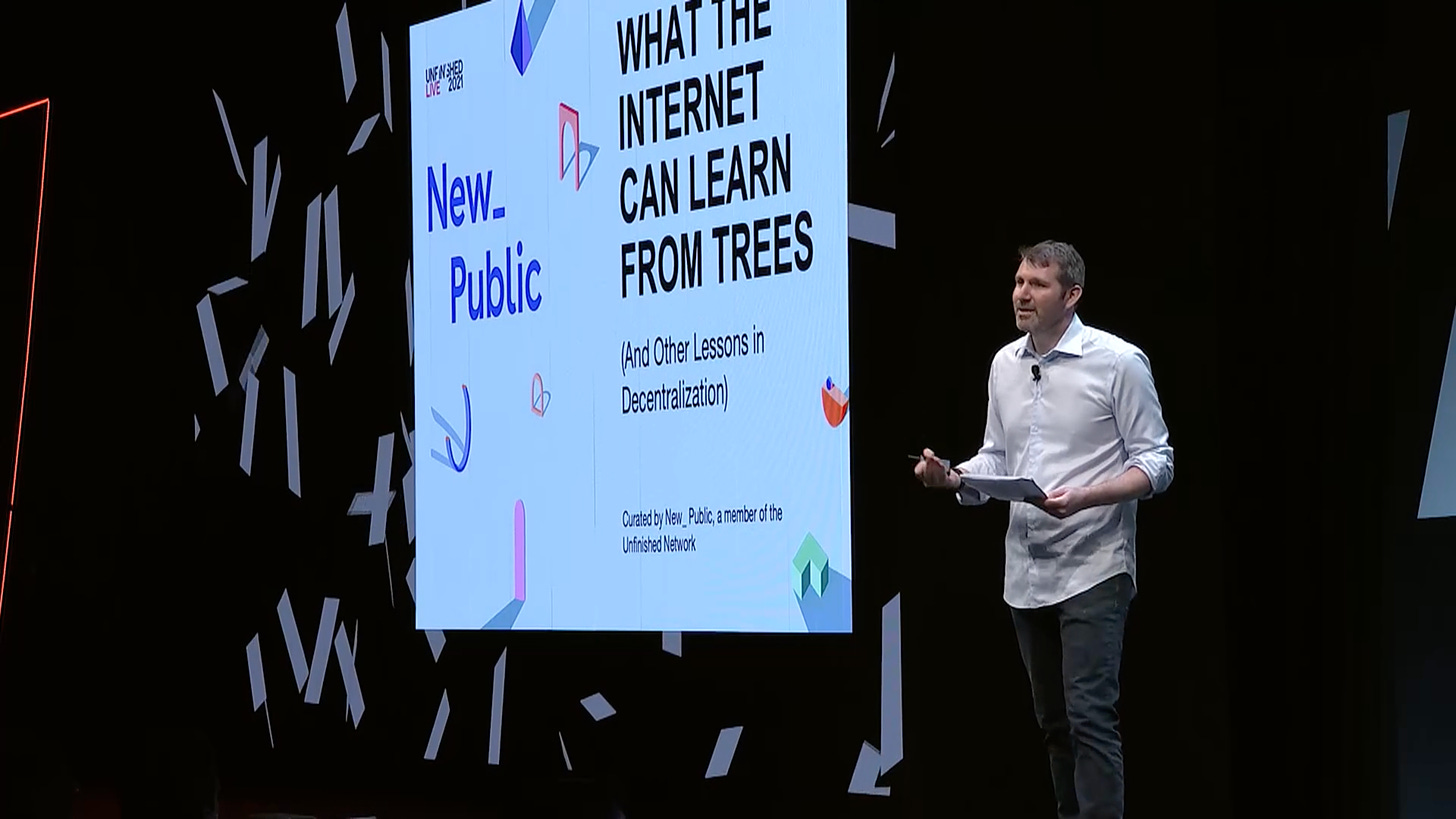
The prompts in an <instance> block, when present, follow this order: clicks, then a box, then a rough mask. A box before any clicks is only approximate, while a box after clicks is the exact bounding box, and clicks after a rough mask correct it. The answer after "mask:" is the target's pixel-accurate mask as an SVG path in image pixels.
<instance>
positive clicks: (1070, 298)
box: [1065, 284, 1082, 308]
mask: <svg viewBox="0 0 1456 819" xmlns="http://www.w3.org/2000/svg"><path fill="white" fill-rule="evenodd" d="M1065 300H1066V304H1067V307H1068V308H1073V307H1076V306H1077V302H1079V301H1081V300H1082V285H1080V284H1074V285H1072V288H1071V289H1070V290H1068V291H1067V294H1066V296H1065Z"/></svg>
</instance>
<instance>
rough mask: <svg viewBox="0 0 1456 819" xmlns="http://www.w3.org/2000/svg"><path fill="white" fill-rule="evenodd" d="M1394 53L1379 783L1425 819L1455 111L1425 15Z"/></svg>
mask: <svg viewBox="0 0 1456 819" xmlns="http://www.w3.org/2000/svg"><path fill="white" fill-rule="evenodd" d="M1388 17H1389V21H1388V31H1389V35H1388V36H1389V38H1390V41H1391V42H1393V43H1400V44H1401V45H1402V46H1403V47H1401V48H1392V49H1391V50H1390V55H1389V59H1388V74H1387V76H1386V78H1385V82H1384V85H1383V87H1382V89H1381V90H1382V103H1383V107H1384V111H1383V113H1385V114H1393V113H1397V112H1399V111H1409V112H1410V114H1409V119H1408V120H1407V131H1406V139H1405V147H1404V150H1403V152H1402V156H1401V162H1400V169H1399V173H1400V175H1399V183H1398V186H1397V188H1396V195H1395V199H1394V207H1393V209H1392V211H1391V219H1390V229H1389V230H1390V243H1389V253H1388V257H1387V258H1388V268H1387V269H1388V270H1389V271H1390V274H1391V284H1392V286H1393V289H1394V290H1395V292H1396V294H1397V297H1398V299H1399V301H1398V310H1397V315H1398V316H1399V317H1400V324H1401V328H1402V332H1401V333H1399V334H1395V335H1392V336H1391V337H1390V338H1389V339H1388V343H1387V345H1386V348H1385V351H1386V355H1387V356H1388V357H1389V360H1390V362H1391V364H1390V366H1391V368H1392V370H1393V371H1394V374H1395V376H1396V377H1398V378H1399V379H1400V381H1401V384H1400V385H1392V390H1393V391H1392V393H1391V394H1392V395H1408V396H1411V399H1412V400H1406V401H1396V402H1392V403H1394V404H1395V407H1396V412H1397V413H1398V419H1397V423H1395V424H1393V425H1392V427H1391V432H1392V446H1391V447H1390V450H1389V452H1390V453H1391V456H1392V457H1391V459H1390V464H1389V469H1390V474H1391V475H1392V476H1393V479H1392V480H1391V482H1390V484H1389V486H1388V487H1387V491H1386V493H1385V502H1386V505H1387V508H1388V510H1389V514H1388V519H1387V521H1386V543H1387V544H1388V548H1387V552H1386V555H1385V565H1386V568H1387V571H1386V596H1387V599H1388V600H1389V601H1390V605H1389V606H1388V607H1387V618H1386V620H1385V622H1384V624H1383V625H1384V627H1385V632H1384V633H1385V635H1386V637H1387V640H1386V645H1385V649H1386V655H1385V656H1386V664H1387V665H1386V667H1387V669H1388V672H1387V676H1386V678H1385V679H1386V683H1387V684H1386V686H1385V688H1384V694H1385V697H1386V704H1387V713H1388V714H1390V715H1392V716H1393V719H1392V720H1390V723H1389V724H1390V726H1391V729H1393V730H1391V736H1393V737H1395V738H1396V743H1397V744H1396V753H1395V755H1394V759H1393V761H1392V763H1391V764H1389V765H1388V766H1387V772H1394V773H1395V775H1396V780H1395V781H1396V782H1397V783H1398V795H1399V803H1400V809H1401V816H1402V817H1406V818H1408V819H1423V818H1424V817H1428V816H1444V815H1447V814H1449V813H1451V811H1452V810H1453V809H1456V786H1453V783H1452V781H1451V777H1450V771H1451V770H1452V767H1453V765H1456V756H1453V753H1452V750H1451V744H1450V742H1449V741H1448V737H1450V735H1451V731H1452V730H1453V729H1456V709H1453V708H1452V707H1451V705H1450V691H1451V689H1452V686H1453V685H1456V651H1453V650H1452V640H1451V634H1452V633H1453V629H1456V615H1453V612H1452V609H1451V607H1450V606H1449V605H1447V604H1446V602H1445V601H1446V598H1447V592H1446V589H1445V583H1446V581H1447V580H1448V579H1449V578H1450V577H1451V576H1452V574H1453V572H1456V551H1453V549H1452V544H1453V541H1456V522H1453V521H1452V520H1451V519H1450V518H1438V519H1430V520H1416V514H1417V512H1418V509H1419V505H1420V496H1421V488H1422V483H1423V480H1424V477H1425V472H1426V456H1427V453H1428V447H1429V445H1430V443H1431V435H1432V432H1433V427H1434V419H1435V416H1436V405H1437V399H1438V397H1439V394H1440V389H1441V379H1442V373H1443V370H1444V368H1445V364H1446V353H1447V348H1448V343H1449V341H1450V333H1451V321H1452V315H1453V313H1456V283H1453V282H1452V280H1451V277H1450V276H1446V275H1442V274H1439V273H1436V272H1435V271H1436V270H1437V269H1439V267H1440V265H1439V264H1437V265H1434V266H1433V265H1432V264H1431V261H1430V257H1431V251H1432V249H1433V248H1434V247H1437V246H1439V243H1441V242H1442V241H1444V237H1445V236H1446V235H1447V233H1448V231H1449V225H1450V224H1451V223H1452V218H1453V217H1456V209H1453V207H1452V205H1451V202H1450V194H1449V192H1450V190H1451V186H1452V184H1453V182H1456V163H1453V161H1452V152H1451V145H1452V144H1453V138H1456V108H1453V106H1452V105H1451V102H1450V93H1449V89H1448V88H1446V87H1443V86H1444V85H1445V84H1444V83H1443V82H1442V81H1441V79H1440V78H1441V77H1442V76H1444V75H1445V72H1443V71H1442V70H1441V69H1440V67H1439V65H1438V62H1437V60H1436V59H1435V56H1434V54H1431V53H1430V52H1428V51H1427V50H1426V49H1427V48H1428V47H1429V44H1430V43H1432V42H1433V39H1434V36H1435V35H1434V31H1435V30H1436V28H1435V27H1438V26H1440V25H1441V24H1442V21H1441V20H1439V19H1436V18H1437V16H1436V15H1432V14H1430V13H1429V11H1428V10H1426V9H1424V8H1418V7H1415V6H1412V5H1409V4H1402V5H1396V6H1394V7H1392V8H1390V9H1389V11H1388Z"/></svg>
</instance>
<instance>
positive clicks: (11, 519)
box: [0, 97, 51, 611]
mask: <svg viewBox="0 0 1456 819" xmlns="http://www.w3.org/2000/svg"><path fill="white" fill-rule="evenodd" d="M39 105H44V106H45V133H44V135H43V136H42V138H41V147H40V201H39V203H38V204H37V205H36V209H35V251H34V253H33V254H32V255H31V257H30V306H29V307H28V309H27V310H26V317H25V364H24V366H23V367H22V369H21V371H20V415H19V417H18V418H17V419H16V422H15V464H14V466H13V467H12V469H11V473H10V508H9V514H8V515H7V516H6V523H5V551H4V552H3V553H0V611H4V607H5V575H6V571H7V569H9V566H10V528H11V526H12V525H13V524H14V523H15V488H16V482H17V480H18V479H19V478H20V430H21V427H22V426H23V425H24V423H25V387H26V382H28V381H29V380H30V337H31V331H32V329H33V327H34V326H35V280H36V271H37V269H38V268H39V266H40V222H41V214H42V213H44V211H45V175H46V153H47V150H48V149H49V148H50V142H51V100H50V97H46V98H45V99H41V100H36V101H35V102H32V103H29V104H27V105H22V106H20V107H19V108H12V109H11V110H9V111H6V112H5V113H3V114H0V119H4V118H6V117H8V116H10V115H12V114H18V113H20V112H21V111H28V110H30V109H31V108H35V107H36V106H39Z"/></svg>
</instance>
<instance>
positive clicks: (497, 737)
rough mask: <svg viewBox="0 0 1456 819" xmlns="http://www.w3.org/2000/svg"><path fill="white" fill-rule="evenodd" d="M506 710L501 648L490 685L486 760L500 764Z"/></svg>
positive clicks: (504, 662) (504, 653)
mask: <svg viewBox="0 0 1456 819" xmlns="http://www.w3.org/2000/svg"><path fill="white" fill-rule="evenodd" d="M505 711H506V649H504V648H503V649H501V655H500V659H499V660H496V661H495V674H494V676H493V678H492V680H491V687H490V748H489V749H488V753H487V755H486V756H487V762H488V764H491V765H499V764H500V752H501V719H502V717H503V716H504V715H505Z"/></svg>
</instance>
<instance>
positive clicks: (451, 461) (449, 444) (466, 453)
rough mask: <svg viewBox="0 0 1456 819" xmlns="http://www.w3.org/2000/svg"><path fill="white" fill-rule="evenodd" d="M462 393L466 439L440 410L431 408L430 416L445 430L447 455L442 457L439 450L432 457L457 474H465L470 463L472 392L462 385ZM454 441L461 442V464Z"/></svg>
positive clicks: (434, 451)
mask: <svg viewBox="0 0 1456 819" xmlns="http://www.w3.org/2000/svg"><path fill="white" fill-rule="evenodd" d="M460 391H461V392H462V393H464V394H465V437H463V438H462V437H461V436H460V434H459V433H457V432H456V431H455V428H454V427H452V426H450V422H449V421H446V420H445V417H444V416H442V415H441V414H440V411H439V410H437V409H435V408H433V407H431V408H430V414H431V415H433V416H434V418H435V423H437V424H439V425H440V427H441V428H442V429H444V430H445V452H446V454H445V455H441V454H440V452H439V451H438V450H431V451H430V456H431V457H433V458H434V459H435V460H437V461H439V462H440V463H442V464H445V465H446V466H449V467H450V468H451V469H454V470H455V471H456V472H464V471H465V465H466V464H467V463H469V462H470V390H469V389H467V388H466V387H465V385H464V384H461V385H460ZM454 441H459V442H460V462H459V463H456V462H455V446H454Z"/></svg>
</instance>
